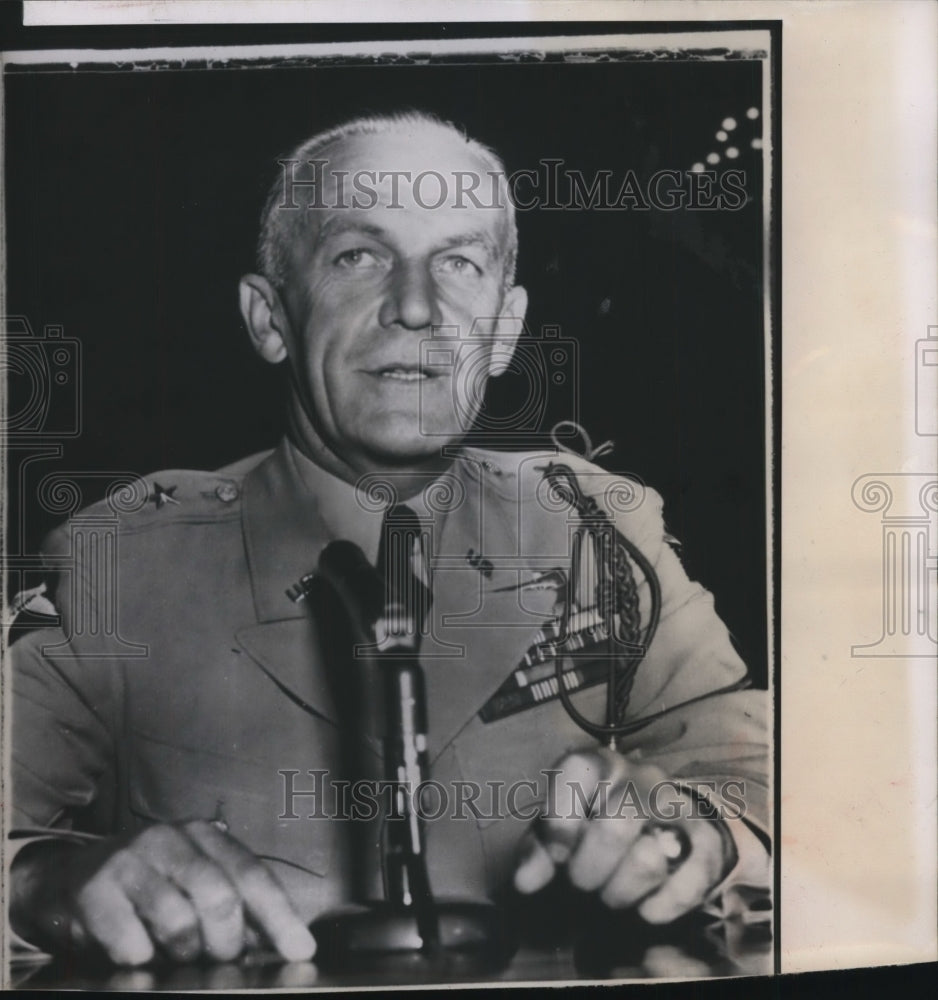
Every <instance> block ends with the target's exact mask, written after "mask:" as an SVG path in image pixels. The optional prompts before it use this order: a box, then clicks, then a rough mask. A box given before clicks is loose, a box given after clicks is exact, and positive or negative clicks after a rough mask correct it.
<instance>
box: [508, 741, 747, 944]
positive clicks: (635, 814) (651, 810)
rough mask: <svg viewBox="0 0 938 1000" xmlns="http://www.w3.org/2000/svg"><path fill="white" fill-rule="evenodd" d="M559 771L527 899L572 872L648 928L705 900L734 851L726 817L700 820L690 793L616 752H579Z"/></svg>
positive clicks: (522, 887) (529, 850)
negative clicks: (724, 828)
mask: <svg viewBox="0 0 938 1000" xmlns="http://www.w3.org/2000/svg"><path fill="white" fill-rule="evenodd" d="M557 770H558V771H559V773H558V774H556V776H555V777H556V781H555V784H554V786H553V787H554V789H555V790H556V795H555V796H554V800H553V801H552V802H549V803H548V808H547V810H546V812H545V814H544V815H542V816H541V817H540V818H539V819H538V820H536V821H535V823H534V824H533V825H532V828H531V829H530V830H529V831H528V832H527V834H526V835H525V842H524V845H523V846H524V848H525V851H524V854H523V858H522V861H521V863H520V865H519V867H518V869H517V870H516V872H515V876H514V883H515V887H516V888H517V889H518V891H519V892H523V893H531V892H537V891H538V890H539V889H541V888H543V887H544V886H545V885H547V883H548V882H550V880H551V879H552V878H553V877H554V874H555V872H556V871H557V869H558V868H559V867H566V871H567V875H568V877H569V879H570V882H571V883H572V884H573V885H574V886H576V887H577V888H579V889H583V890H586V891H591V892H598V893H599V896H600V898H601V899H602V901H603V902H604V903H605V904H606V905H607V906H609V907H613V908H616V909H622V908H625V907H629V906H636V907H637V909H638V913H639V915H640V916H641V917H642V918H644V919H645V920H647V921H648V922H649V923H653V924H664V923H670V922H671V921H672V920H676V919H677V918H678V917H680V916H682V915H683V914H685V913H687V912H689V911H690V910H693V909H695V908H696V907H697V906H699V905H700V904H701V903H703V902H704V900H705V899H706V897H707V895H708V894H709V892H710V891H711V890H712V889H713V888H714V886H716V885H717V883H718V882H719V881H720V880H721V878H722V877H723V874H724V872H725V870H726V867H727V862H728V861H729V860H730V858H729V854H730V852H731V851H732V850H733V848H732V846H731V844H730V843H729V841H728V837H727V836H724V834H723V833H722V832H721V830H720V828H719V827H718V826H717V824H718V823H719V822H720V821H719V820H718V819H714V818H705V817H703V816H700V815H699V814H695V811H694V799H693V797H692V796H691V795H690V794H689V793H688V792H686V791H683V790H680V789H679V788H678V784H677V783H676V782H673V781H668V780H667V777H666V775H665V774H664V773H663V772H662V771H661V770H660V769H659V768H657V767H654V766H652V765H649V764H642V763H637V762H635V761H633V760H630V759H629V758H627V757H625V756H623V755H621V754H619V753H616V752H614V751H612V750H607V749H596V750H591V751H585V752H579V753H573V754H570V755H568V756H567V757H565V758H563V760H562V761H560V763H559V764H558V765H557ZM698 813H699V810H698Z"/></svg>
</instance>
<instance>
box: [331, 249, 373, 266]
mask: <svg viewBox="0 0 938 1000" xmlns="http://www.w3.org/2000/svg"><path fill="white" fill-rule="evenodd" d="M332 263H333V264H334V265H335V266H336V267H342V268H345V269H346V270H350V271H361V270H364V269H366V268H370V267H377V266H378V263H379V262H378V258H377V256H376V255H375V254H374V253H372V251H371V250H366V249H365V248H364V247H353V248H352V249H351V250H343V251H342V253H340V254H339V255H338V256H337V257H336V258H335V260H333V262H332Z"/></svg>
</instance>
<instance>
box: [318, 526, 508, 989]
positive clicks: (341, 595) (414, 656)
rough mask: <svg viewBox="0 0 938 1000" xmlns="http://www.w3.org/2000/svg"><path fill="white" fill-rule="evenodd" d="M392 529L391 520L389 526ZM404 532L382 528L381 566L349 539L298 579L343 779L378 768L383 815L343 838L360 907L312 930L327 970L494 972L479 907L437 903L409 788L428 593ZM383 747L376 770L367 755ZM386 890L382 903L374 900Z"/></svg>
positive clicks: (494, 934) (494, 929) (498, 941)
mask: <svg viewBox="0 0 938 1000" xmlns="http://www.w3.org/2000/svg"><path fill="white" fill-rule="evenodd" d="M395 529H396V530H398V531H399V525H395ZM415 537H416V535H415V534H414V533H413V529H411V534H410V536H409V538H408V535H407V533H406V529H405V531H404V532H400V533H399V534H395V533H389V539H390V540H387V539H386V545H385V549H386V550H387V549H393V556H394V558H392V559H391V560H390V565H389V566H386V565H385V561H384V560H383V559H382V558H380V557H379V565H381V566H382V567H383V569H384V570H385V572H382V571H380V570H378V569H375V568H374V567H373V566H372V565H371V564H370V563H369V562H368V560H367V559H366V558H365V555H364V553H363V552H362V551H361V549H360V548H359V547H358V546H357V545H355V544H354V543H352V542H349V541H334V542H330V543H329V544H328V545H327V546H326V547H325V548H324V549H323V550H322V553H321V554H320V557H319V564H318V568H317V571H316V573H315V574H311V575H310V576H308V577H304V578H303V580H302V581H301V589H302V594H303V596H305V597H310V598H312V597H314V596H315V598H316V601H315V602H314V601H313V600H310V602H309V603H310V605H313V604H314V603H315V606H316V612H317V615H318V616H320V624H321V627H320V634H321V637H322V641H323V644H324V651H325V652H326V653H327V656H326V662H327V675H328V677H329V681H330V684H331V687H332V689H333V692H334V696H335V700H336V706H337V709H338V718H339V721H340V723H341V725H340V735H341V737H342V739H343V759H344V766H345V768H346V769H347V774H346V777H347V778H348V779H350V780H351V781H359V780H362V779H367V780H369V781H371V780H375V778H376V777H377V776H378V775H381V774H382V773H383V778H384V787H385V788H387V790H388V792H389V793H390V794H389V798H388V799H385V802H386V812H385V814H384V815H383V816H382V817H380V818H379V819H378V821H377V822H379V823H381V824H382V830H381V834H380V836H379V835H377V830H376V827H375V824H373V823H371V822H358V823H355V824H354V828H353V829H352V831H351V835H352V843H351V847H352V859H353V865H352V873H351V874H352V878H353V880H354V890H353V891H354V898H355V899H356V901H357V902H358V903H360V904H364V907H363V908H362V907H359V908H357V909H353V910H349V909H347V908H346V909H343V910H339V911H333V912H329V913H325V914H323V915H321V916H320V917H318V918H317V919H316V920H315V921H314V922H313V924H312V925H311V928H310V929H311V930H312V932H313V936H314V937H315V938H316V941H317V943H318V944H319V951H318V952H317V956H316V962H317V964H319V965H320V966H321V967H322V968H324V969H336V970H343V969H355V970H361V969H368V968H372V969H376V970H382V971H383V970H389V969H401V970H404V969H406V970H409V969H412V968H413V967H414V963H417V962H419V963H424V966H425V967H426V968H428V969H430V968H432V969H434V970H435V971H436V972H438V973H440V974H441V975H446V974H449V973H452V974H459V975H467V974H472V973H474V972H479V971H486V970H494V969H497V968H502V967H503V966H504V965H505V964H507V962H508V961H509V960H510V958H511V956H512V954H513V953H514V949H515V947H516V944H515V941H514V936H513V935H512V934H511V933H510V931H509V929H508V928H507V927H505V925H504V923H503V921H502V920H501V917H500V914H499V912H498V911H497V909H496V908H495V907H494V906H492V904H491V903H488V902H481V901H479V902H474V901H463V900H443V901H436V900H435V899H434V897H433V893H432V890H431V887H430V879H429V873H428V870H427V861H426V846H425V837H424V827H423V821H422V818H421V816H420V811H419V807H418V806H417V804H416V803H415V795H416V794H419V790H420V789H421V788H422V787H423V785H424V783H425V782H426V780H427V778H428V776H429V763H428V757H427V705H426V694H425V689H424V675H423V669H422V668H421V666H420V663H419V660H418V649H419V643H420V634H421V631H422V629H423V627H424V623H425V615H426V612H427V610H428V608H429V591H428V590H427V588H426V587H425V585H424V584H422V583H421V582H420V581H419V580H417V579H416V577H415V576H414V575H413V569H412V565H411V556H412V552H411V551H409V550H410V548H411V543H412V542H413V540H414V539H415ZM368 744H371V749H372V750H377V747H378V746H380V747H382V748H383V768H382V766H381V763H380V762H379V760H378V755H377V754H376V753H369V752H367V745H368ZM382 896H383V898H381V897H382Z"/></svg>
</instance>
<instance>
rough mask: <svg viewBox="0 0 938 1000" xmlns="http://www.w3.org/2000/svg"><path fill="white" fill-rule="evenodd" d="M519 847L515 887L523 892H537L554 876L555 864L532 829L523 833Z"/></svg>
mask: <svg viewBox="0 0 938 1000" xmlns="http://www.w3.org/2000/svg"><path fill="white" fill-rule="evenodd" d="M521 848H522V852H521V861H520V862H519V864H518V867H517V868H516V869H515V877H514V884H515V888H516V889H517V890H518V892H522V893H525V894H529V893H532V892H537V891H538V890H540V889H543V888H544V886H545V885H547V883H548V882H550V880H551V879H552V878H553V877H554V872H555V871H556V870H557V866H556V865H555V864H554V862H553V860H552V859H551V856H550V854H548V852H547V848H546V847H544V845H543V844H542V843H541V841H540V840H539V839H538V837H537V835H536V833H535V832H534V830H528V832H527V833H526V834H525V835H524V837H523V839H522V841H521Z"/></svg>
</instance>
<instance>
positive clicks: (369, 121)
mask: <svg viewBox="0 0 938 1000" xmlns="http://www.w3.org/2000/svg"><path fill="white" fill-rule="evenodd" d="M402 126H403V127H407V126H410V127H414V126H416V127H418V128H425V129H432V130H436V131H440V132H444V133H446V134H448V135H450V136H454V137H456V138H457V139H459V140H461V141H462V142H464V143H465V144H466V147H467V148H468V149H470V150H471V151H472V152H473V153H475V154H476V155H477V156H478V157H479V158H480V159H481V160H482V161H483V162H484V163H485V165H486V168H487V169H488V170H489V171H490V172H492V173H494V174H495V175H496V176H497V177H498V186H499V192H500V197H501V198H503V199H504V207H505V218H506V221H507V225H508V232H507V238H506V240H505V247H504V249H505V260H504V269H503V291H508V289H510V288H511V287H512V285H513V284H514V281H515V266H516V263H517V259H518V226H517V222H516V220H515V206H514V203H513V202H512V200H511V194H510V191H509V186H508V182H507V179H506V177H505V165H504V163H502V160H501V158H500V157H499V156H498V155H497V154H496V153H495V152H494V151H493V150H491V149H489V147H488V146H485V145H483V144H482V143H481V142H478V141H477V140H475V139H472V138H470V137H469V136H468V135H466V134H465V132H463V131H462V130H461V129H459V128H457V126H455V125H454V124H453V123H452V122H448V121H444V120H443V119H441V118H437V117H436V115H432V114H430V113H428V112H425V111H400V112H396V113H393V114H381V115H363V116H361V117H357V118H352V119H350V120H349V121H346V122H343V123H342V124H341V125H337V126H335V127H334V128H330V129H327V130H326V131H324V132H318V133H317V134H316V135H314V136H311V137H310V138H309V139H306V140H304V141H303V142H302V143H300V145H299V146H297V147H296V148H295V149H294V150H293V151H292V152H291V153H288V154H287V155H286V156H283V157H280V160H292V161H299V162H301V163H305V162H306V161H308V160H313V159H315V158H316V157H317V156H318V155H319V154H321V153H322V152H323V151H324V150H325V149H326V148H328V147H329V146H332V145H334V144H335V143H338V142H341V141H342V140H343V139H348V138H351V137H353V136H360V135H382V134H384V133H387V132H393V131H395V130H397V129H399V128H401V127H402ZM282 198H283V183H282V177H279V178H278V179H277V180H275V181H274V183H273V184H272V185H271V186H270V188H269V189H268V192H267V199H266V201H265V202H264V208H263V211H262V212H261V220H260V234H259V236H258V240H257V269H258V271H259V273H260V274H262V275H263V276H264V277H265V278H266V279H267V280H268V281H269V282H270V283H271V284H272V285H273V286H274V287H275V288H277V289H281V288H283V286H284V285H285V284H286V281H287V276H288V271H289V261H290V253H289V241H290V239H291V238H292V237H293V235H294V229H295V226H296V223H297V221H298V215H299V213H295V212H290V213H289V215H288V219H287V221H284V213H283V212H282V211H278V209H279V207H280V205H281V200H282Z"/></svg>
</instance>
